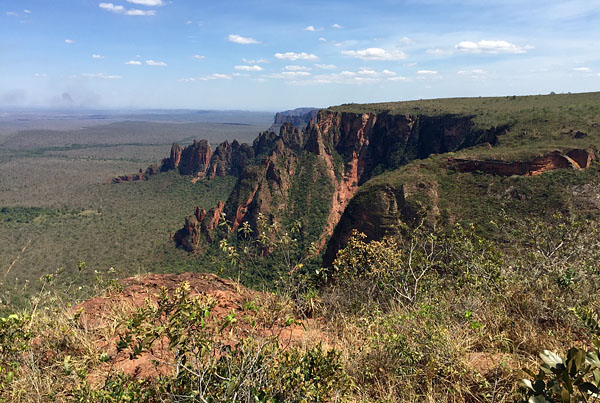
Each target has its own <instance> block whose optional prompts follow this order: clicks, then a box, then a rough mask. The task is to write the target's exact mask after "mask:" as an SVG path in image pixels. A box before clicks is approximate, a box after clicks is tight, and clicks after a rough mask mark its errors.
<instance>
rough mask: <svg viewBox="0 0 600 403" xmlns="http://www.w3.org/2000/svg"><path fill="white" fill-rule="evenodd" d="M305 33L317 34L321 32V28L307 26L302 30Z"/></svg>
mask: <svg viewBox="0 0 600 403" xmlns="http://www.w3.org/2000/svg"><path fill="white" fill-rule="evenodd" d="M304 30H305V31H310V32H317V31H322V30H323V28H322V27H321V28H315V27H314V25H309V26H308V27H306V28H304Z"/></svg>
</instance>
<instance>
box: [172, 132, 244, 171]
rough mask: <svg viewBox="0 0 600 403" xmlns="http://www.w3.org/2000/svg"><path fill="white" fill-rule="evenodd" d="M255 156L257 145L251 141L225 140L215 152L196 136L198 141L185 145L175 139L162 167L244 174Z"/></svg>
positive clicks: (206, 142)
mask: <svg viewBox="0 0 600 403" xmlns="http://www.w3.org/2000/svg"><path fill="white" fill-rule="evenodd" d="M253 160H254V149H253V148H252V147H250V146H249V145H247V144H240V143H239V142H238V141H237V140H234V141H233V142H232V143H231V144H230V143H229V142H228V141H224V142H222V143H221V144H219V145H218V146H217V148H216V149H215V151H214V152H213V150H212V148H211V147H210V144H209V143H208V141H206V140H200V141H197V140H194V143H193V144H191V145H189V146H187V147H185V148H182V147H181V146H180V145H179V144H177V143H175V144H173V146H172V147H171V155H170V157H169V158H165V159H164V160H163V161H162V165H161V168H160V169H161V171H163V172H166V171H171V170H178V171H179V173H180V174H182V175H192V176H196V177H201V178H204V177H207V178H209V179H212V178H214V177H216V176H226V175H233V176H240V175H241V173H242V172H243V171H244V168H245V167H246V166H247V165H248V164H249V163H251V162H253Z"/></svg>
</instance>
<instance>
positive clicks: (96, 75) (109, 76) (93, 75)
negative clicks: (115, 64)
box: [81, 73, 123, 80]
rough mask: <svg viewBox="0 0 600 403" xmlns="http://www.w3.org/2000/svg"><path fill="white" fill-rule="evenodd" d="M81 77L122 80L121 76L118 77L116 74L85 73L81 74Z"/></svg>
mask: <svg viewBox="0 0 600 403" xmlns="http://www.w3.org/2000/svg"><path fill="white" fill-rule="evenodd" d="M81 77H85V78H100V79H102V80H120V79H121V78H123V77H121V76H118V75H114V74H104V73H83V74H81Z"/></svg>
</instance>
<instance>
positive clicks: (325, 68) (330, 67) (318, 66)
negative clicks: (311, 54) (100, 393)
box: [315, 64, 337, 70]
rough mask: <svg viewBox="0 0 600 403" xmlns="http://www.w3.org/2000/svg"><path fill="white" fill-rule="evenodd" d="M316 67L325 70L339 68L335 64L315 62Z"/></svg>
mask: <svg viewBox="0 0 600 403" xmlns="http://www.w3.org/2000/svg"><path fill="white" fill-rule="evenodd" d="M315 67H317V68H319V69H323V70H333V69H337V66H336V65H335V64H315Z"/></svg>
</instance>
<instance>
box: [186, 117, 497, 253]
mask: <svg viewBox="0 0 600 403" xmlns="http://www.w3.org/2000/svg"><path fill="white" fill-rule="evenodd" d="M506 129H507V127H498V128H496V127H491V128H490V129H488V130H480V129H475V127H474V124H473V121H472V117H470V116H454V115H447V116H436V117H429V116H413V115H394V114H391V113H379V114H374V113H346V112H336V111H331V110H325V111H321V112H320V113H319V115H318V118H317V120H316V122H315V121H311V122H310V123H309V125H308V126H307V127H306V128H305V129H304V130H302V131H300V130H298V129H297V128H295V127H294V126H293V125H291V124H289V123H285V124H283V125H282V126H281V129H280V133H279V135H276V134H275V133H273V132H265V133H262V134H261V135H259V137H258V138H257V139H256V140H255V141H254V143H253V146H252V149H253V152H254V155H255V156H256V157H257V161H256V163H255V164H254V165H248V166H247V167H246V169H245V170H244V172H243V173H242V174H241V175H240V176H239V179H238V182H237V184H236V186H235V188H234V190H233V192H232V193H231V195H230V197H229V198H228V200H227V202H226V203H225V208H224V212H225V214H226V217H227V219H228V220H230V221H231V222H232V228H233V229H236V228H237V227H239V225H241V223H243V222H244V221H248V222H249V223H250V224H251V225H252V226H253V227H255V224H256V220H257V217H258V215H259V214H261V213H262V214H263V215H264V216H266V217H268V218H269V219H270V220H276V219H282V218H285V217H292V216H295V217H303V216H309V215H310V216H316V217H317V218H315V219H314V220H312V221H311V222H310V226H311V227H312V228H311V231H312V239H310V240H311V241H314V242H317V246H319V247H323V246H324V245H325V243H326V242H327V240H328V239H329V236H330V235H331V234H332V233H333V231H334V228H335V226H336V225H337V223H338V222H339V220H340V218H341V216H342V214H343V213H344V211H345V209H346V207H347V205H348V202H349V201H350V200H351V199H352V197H353V196H354V194H355V193H356V191H357V189H358V187H359V186H360V185H361V184H362V183H364V182H366V181H367V180H368V179H370V178H371V177H373V176H375V175H378V174H380V173H382V172H384V171H386V170H390V169H394V168H397V167H399V166H401V165H405V164H406V163H408V162H410V161H412V160H414V159H420V158H426V157H428V156H429V155H431V154H435V153H444V152H449V151H455V150H459V149H462V148H466V147H470V146H473V145H476V144H479V143H484V142H487V143H490V144H495V143H496V141H497V137H498V135H500V134H502V133H503V132H504V131H505V130H506ZM316 210H318V211H316ZM199 222H200V221H199V220H197V219H196V220H195V221H194V219H193V217H192V218H188V220H187V221H186V227H185V228H188V230H186V231H188V232H190V230H189V228H191V226H195V228H196V229H195V231H196V233H197V232H202V230H201V228H200V224H199ZM315 227H316V228H315ZM185 228H184V229H185ZM193 232H194V230H191V233H193ZM206 235H207V236H209V237H210V235H209V234H206ZM192 238H193V237H192ZM194 239H196V240H197V241H198V242H200V238H198V237H196V238H194ZM181 246H183V247H185V248H186V249H189V247H188V245H187V244H186V245H184V244H181Z"/></svg>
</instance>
